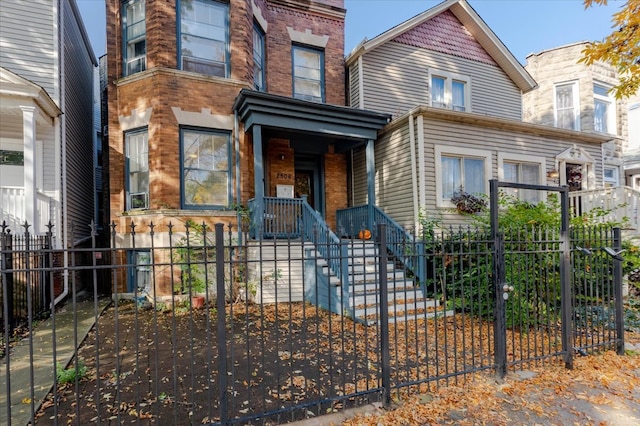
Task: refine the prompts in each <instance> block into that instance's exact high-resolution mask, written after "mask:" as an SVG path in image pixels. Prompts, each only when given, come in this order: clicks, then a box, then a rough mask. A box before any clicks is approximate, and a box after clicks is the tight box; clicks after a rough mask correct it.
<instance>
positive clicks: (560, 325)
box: [490, 179, 573, 377]
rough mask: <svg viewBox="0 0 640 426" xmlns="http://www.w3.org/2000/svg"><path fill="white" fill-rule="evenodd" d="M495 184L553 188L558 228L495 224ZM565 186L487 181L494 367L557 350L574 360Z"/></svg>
mask: <svg viewBox="0 0 640 426" xmlns="http://www.w3.org/2000/svg"><path fill="white" fill-rule="evenodd" d="M500 188H514V189H520V190H533V191H548V192H556V193H558V195H559V196H560V207H561V221H560V229H559V230H554V229H546V230H536V229H535V228H534V227H532V228H531V229H517V230H514V229H505V230H500V229H499V219H498V217H499V206H498V197H499V189H500ZM568 195H569V193H568V187H566V186H565V187H550V186H543V185H528V184H518V183H511V182H499V181H497V180H495V179H493V180H491V181H490V215H491V237H492V239H493V241H494V244H495V248H494V261H493V265H494V266H493V267H494V273H493V281H494V283H493V284H494V292H495V293H494V296H495V312H494V315H495V321H494V336H495V340H494V350H495V363H496V368H497V373H498V375H499V376H501V377H504V376H505V375H506V372H507V367H508V366H510V365H517V364H519V363H522V362H524V361H530V360H531V359H543V358H546V357H552V356H562V357H563V359H564V362H565V366H566V367H567V368H572V366H573V347H572V333H571V322H572V308H571V305H572V303H571V300H572V296H571V294H572V293H571V273H570V259H571V258H570V254H571V250H570V239H569V210H568V206H569V203H568V201H569V197H568Z"/></svg>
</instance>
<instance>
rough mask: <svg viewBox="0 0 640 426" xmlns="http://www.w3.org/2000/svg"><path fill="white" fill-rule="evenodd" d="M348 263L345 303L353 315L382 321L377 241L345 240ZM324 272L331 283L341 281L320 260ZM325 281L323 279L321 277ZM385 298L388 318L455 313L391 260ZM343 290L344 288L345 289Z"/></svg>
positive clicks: (366, 321)
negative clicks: (446, 308)
mask: <svg viewBox="0 0 640 426" xmlns="http://www.w3.org/2000/svg"><path fill="white" fill-rule="evenodd" d="M345 243H346V244H347V246H348V248H347V259H345V260H346V261H347V263H348V271H349V273H348V277H349V283H348V293H347V295H348V296H346V297H348V299H349V300H348V301H347V302H345V305H346V306H348V310H349V311H350V312H351V315H353V317H354V318H355V319H357V320H358V321H359V322H362V323H364V324H367V325H373V324H376V323H380V283H379V281H380V279H379V275H380V267H379V260H380V258H379V255H378V248H377V246H376V244H375V243H373V242H370V241H362V240H349V241H348V242H345ZM318 266H319V267H321V268H322V269H321V274H322V275H324V277H325V280H327V281H328V282H329V283H330V285H331V286H336V287H339V286H341V285H342V283H341V282H340V279H339V278H338V277H336V276H335V275H334V274H332V273H330V271H329V268H328V266H327V265H326V263H324V264H323V263H319V265H318ZM322 281H324V280H322ZM387 286H388V287H387V288H388V298H387V300H386V302H384V303H386V304H387V306H388V313H389V322H390V323H395V322H404V321H407V320H413V319H428V318H433V317H435V316H443V315H452V314H453V311H444V310H443V309H441V308H440V302H439V301H438V300H434V299H429V298H426V297H425V295H424V294H423V292H422V289H421V288H420V287H416V286H415V285H414V281H413V279H411V278H410V277H407V276H406V274H405V271H404V270H403V269H402V268H401V267H397V266H396V265H395V263H394V262H393V261H392V260H389V261H388V263H387ZM342 294H344V292H343V293H342Z"/></svg>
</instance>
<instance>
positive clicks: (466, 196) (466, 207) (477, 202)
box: [451, 189, 487, 214]
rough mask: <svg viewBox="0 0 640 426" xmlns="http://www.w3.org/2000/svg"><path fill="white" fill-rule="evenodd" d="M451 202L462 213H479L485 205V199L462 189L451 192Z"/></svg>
mask: <svg viewBox="0 0 640 426" xmlns="http://www.w3.org/2000/svg"><path fill="white" fill-rule="evenodd" d="M451 202H452V203H453V205H454V206H456V209H458V211H459V212H460V213H463V214H475V213H480V212H482V211H484V209H485V208H486V207H487V200H485V199H484V198H482V197H481V196H478V195H474V194H470V193H468V192H465V191H463V190H462V189H461V190H460V191H456V192H454V193H453V196H452V197H451Z"/></svg>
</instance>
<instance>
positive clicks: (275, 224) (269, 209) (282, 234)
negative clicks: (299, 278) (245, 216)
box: [248, 197, 350, 312]
mask: <svg viewBox="0 0 640 426" xmlns="http://www.w3.org/2000/svg"><path fill="white" fill-rule="evenodd" d="M248 205H249V211H250V218H251V225H250V231H249V232H250V236H251V237H252V238H256V239H260V238H301V239H302V240H303V241H308V242H311V243H313V244H314V246H315V248H316V250H317V251H318V253H319V254H320V256H322V257H323V258H324V259H325V260H326V261H327V266H328V268H329V270H330V271H331V273H332V274H333V275H334V276H336V277H338V279H339V280H340V282H341V292H342V295H341V296H342V299H341V300H342V301H343V302H341V304H344V303H345V302H344V301H347V300H349V291H350V290H349V287H350V286H349V266H348V263H347V256H348V255H347V244H346V242H343V241H341V240H340V238H338V236H337V235H336V234H335V233H333V232H332V231H331V229H329V226H328V225H327V224H326V222H325V221H324V219H323V218H322V216H320V214H319V213H318V212H317V211H315V210H314V209H313V208H312V207H311V206H310V205H309V203H307V199H306V197H303V198H274V197H265V198H263V206H264V207H263V209H264V210H263V211H264V213H263V214H262V215H260V213H259V211H258V210H259V209H258V208H257V202H256V200H255V199H251V200H249V203H248ZM259 216H262V218H259ZM340 312H343V311H342V310H340Z"/></svg>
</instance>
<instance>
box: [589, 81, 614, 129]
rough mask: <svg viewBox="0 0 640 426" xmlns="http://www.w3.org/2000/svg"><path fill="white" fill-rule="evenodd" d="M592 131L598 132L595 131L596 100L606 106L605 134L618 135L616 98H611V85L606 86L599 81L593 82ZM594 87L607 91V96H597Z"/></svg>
mask: <svg viewBox="0 0 640 426" xmlns="http://www.w3.org/2000/svg"><path fill="white" fill-rule="evenodd" d="M593 86H594V88H593V130H594V131H596V132H599V130H596V100H599V101H602V102H606V103H607V104H608V105H607V116H606V119H607V132H606V134H608V135H617V134H618V129H617V126H618V123H617V120H616V118H617V117H616V116H617V109H618V108H617V102H616V98H615V97H614V96H611V85H610V84H606V83H602V82H600V81H594V82H593ZM595 86H600V87H602V88H603V89H606V90H607V91H608V94H607V96H603V95H598V94H596V91H595ZM600 133H605V132H600Z"/></svg>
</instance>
